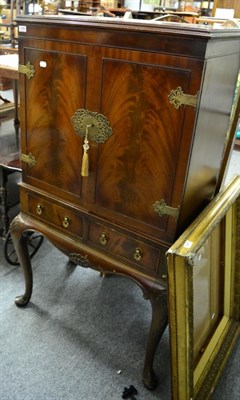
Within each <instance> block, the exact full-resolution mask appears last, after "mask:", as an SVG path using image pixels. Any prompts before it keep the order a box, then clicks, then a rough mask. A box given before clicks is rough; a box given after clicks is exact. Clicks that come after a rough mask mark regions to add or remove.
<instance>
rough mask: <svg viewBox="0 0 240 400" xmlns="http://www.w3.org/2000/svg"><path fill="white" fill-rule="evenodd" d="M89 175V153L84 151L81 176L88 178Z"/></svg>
mask: <svg viewBox="0 0 240 400" xmlns="http://www.w3.org/2000/svg"><path fill="white" fill-rule="evenodd" d="M88 174H89V161H88V153H87V152H86V151H85V150H84V153H83V157H82V169H81V175H82V176H88Z"/></svg>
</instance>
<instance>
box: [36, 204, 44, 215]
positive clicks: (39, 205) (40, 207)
mask: <svg viewBox="0 0 240 400" xmlns="http://www.w3.org/2000/svg"><path fill="white" fill-rule="evenodd" d="M42 213H43V205H42V204H40V203H39V204H38V205H37V214H38V215H42Z"/></svg>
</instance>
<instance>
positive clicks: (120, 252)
mask: <svg viewBox="0 0 240 400" xmlns="http://www.w3.org/2000/svg"><path fill="white" fill-rule="evenodd" d="M88 239H89V241H90V242H91V245H93V246H94V247H97V248H98V249H100V250H101V251H104V252H107V253H110V254H111V255H113V256H115V257H120V258H124V260H125V261H127V262H128V263H131V264H134V265H135V266H136V265H137V266H138V267H140V269H147V270H148V271H152V272H154V273H158V274H160V275H162V276H163V275H164V277H165V274H166V261H165V251H164V250H161V249H158V248H155V247H152V246H150V245H148V244H145V243H144V242H141V241H139V240H136V239H134V238H131V237H129V236H127V235H124V234H122V233H119V232H117V231H115V230H114V229H111V228H109V227H105V226H104V225H101V224H97V223H95V222H90V226H89V237H88Z"/></svg>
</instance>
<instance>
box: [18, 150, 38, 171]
mask: <svg viewBox="0 0 240 400" xmlns="http://www.w3.org/2000/svg"><path fill="white" fill-rule="evenodd" d="M20 159H21V161H22V162H25V163H27V164H28V165H29V167H30V168H31V167H33V166H34V165H35V164H36V162H37V161H36V158H35V157H34V156H33V155H32V154H31V153H28V154H23V153H21V157H20Z"/></svg>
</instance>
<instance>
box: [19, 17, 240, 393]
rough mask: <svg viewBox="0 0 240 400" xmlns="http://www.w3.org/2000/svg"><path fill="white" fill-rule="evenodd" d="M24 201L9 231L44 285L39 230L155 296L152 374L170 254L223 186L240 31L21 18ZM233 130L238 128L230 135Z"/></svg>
mask: <svg viewBox="0 0 240 400" xmlns="http://www.w3.org/2000/svg"><path fill="white" fill-rule="evenodd" d="M17 21H18V27H19V62H20V65H19V72H20V103H21V153H22V154H21V159H22V183H21V187H20V195H21V212H20V214H19V215H18V216H17V217H16V218H15V219H14V220H13V222H12V224H11V235H12V238H13V241H14V245H15V248H16V252H17V255H18V258H19V261H20V263H21V265H22V268H23V271H24V276H25V293H24V294H23V295H22V296H19V297H17V299H16V304H17V305H18V306H24V305H26V304H27V303H28V301H29V300H30V297H31V293H32V270H31V263H30V259H29V257H28V252H27V235H26V232H27V231H29V230H34V231H39V232H41V233H42V234H43V235H44V236H46V237H47V238H48V239H49V240H50V241H51V242H52V243H53V244H54V245H55V246H56V247H58V248H59V249H60V250H62V251H63V252H64V253H65V254H67V255H68V257H69V259H70V260H72V261H73V262H75V263H78V264H79V265H81V266H82V267H90V268H94V269H96V270H98V271H100V272H101V273H103V274H104V273H116V274H121V275H124V276H127V277H129V278H131V279H132V280H133V281H135V282H136V283H137V284H138V285H139V286H140V287H141V289H142V290H143V293H144V297H146V298H147V299H150V301H151V305H152V322H151V326H150V332H149V337H148V342H147V348H146V356H145V363H144V368H143V382H144V384H145V385H146V387H148V388H150V389H152V388H154V387H155V385H156V383H157V378H156V375H155V373H154V371H153V366H152V364H153V358H154V353H155V350H156V347H157V345H158V342H159V340H160V337H161V335H162V333H163V331H164V329H165V328H166V325H167V321H168V311H167V309H168V307H167V266H166V259H165V253H166V251H167V250H168V248H169V247H170V246H171V244H173V243H174V241H175V240H176V239H177V238H178V237H179V235H180V234H181V233H182V232H183V230H184V229H185V228H186V227H187V226H188V225H189V224H190V222H192V221H193V219H194V218H195V217H196V216H197V215H198V214H199V213H200V211H201V210H202V209H203V208H204V207H205V206H206V205H207V204H208V203H209V202H210V200H211V199H212V198H213V196H214V195H215V193H216V191H217V190H218V188H219V186H220V180H221V177H222V176H223V170H224V168H225V165H226V160H227V158H228V153H229V151H230V147H231V146H229V140H232V135H230V133H229V132H231V129H230V126H231V121H232V118H230V115H231V109H232V103H233V98H234V93H235V87H236V82H237V76H238V71H239V61H240V33H239V30H238V29H218V30H216V29H212V28H208V27H199V26H197V25H196V26H193V25H190V24H189V25H188V24H177V23H175V24H174V23H167V22H165V23H160V22H148V21H142V22H141V21H137V20H133V21H129V22H128V21H123V20H120V19H115V18H94V17H81V18H79V17H72V18H71V17H66V16H44V17H42V16H19V17H18V18H17ZM229 138H230V139H229Z"/></svg>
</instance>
